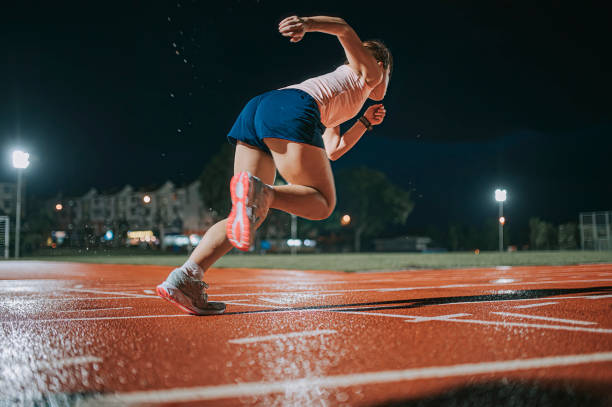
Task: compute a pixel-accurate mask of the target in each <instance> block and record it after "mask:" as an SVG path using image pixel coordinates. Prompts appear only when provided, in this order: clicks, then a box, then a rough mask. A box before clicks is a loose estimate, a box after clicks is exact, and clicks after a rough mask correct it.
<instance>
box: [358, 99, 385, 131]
mask: <svg viewBox="0 0 612 407" xmlns="http://www.w3.org/2000/svg"><path fill="white" fill-rule="evenodd" d="M386 114H387V111H386V110H385V107H384V106H383V104H382V103H378V104H375V105H372V106H370V107H368V108H367V109H366V112H365V113H364V116H365V118H366V119H368V121H369V122H370V123H371V124H372V125H374V126H376V125H377V124H381V123H382V122H383V120H385V115H386Z"/></svg>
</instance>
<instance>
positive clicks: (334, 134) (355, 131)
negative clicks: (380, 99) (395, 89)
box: [323, 104, 387, 161]
mask: <svg viewBox="0 0 612 407" xmlns="http://www.w3.org/2000/svg"><path fill="white" fill-rule="evenodd" d="M386 113H387V112H386V111H385V107H384V106H383V105H382V104H376V105H372V106H370V107H368V108H367V110H366V112H365V113H364V116H365V117H366V119H368V121H369V122H370V124H372V125H373V126H375V125H378V124H380V123H382V121H383V120H384V119H385V115H386ZM365 131H366V128H365V126H364V125H363V124H362V123H361V122H360V121H359V120H358V121H356V122H355V124H353V126H352V127H351V128H350V129H348V131H346V132H345V133H344V134H343V135H340V126H336V127H328V128H327V129H326V130H325V132H324V133H323V144H325V152H326V153H327V157H328V158H329V159H330V160H332V161H336V160H337V159H338V158H340V157H342V156H343V155H344V154H345V153H346V152H347V151H349V150H350V149H351V148H353V146H354V145H355V144H357V142H358V141H359V140H360V139H361V137H362V136H363V134H364V133H365Z"/></svg>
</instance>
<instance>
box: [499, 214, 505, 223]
mask: <svg viewBox="0 0 612 407" xmlns="http://www.w3.org/2000/svg"><path fill="white" fill-rule="evenodd" d="M499 223H501V224H502V225H503V224H504V223H506V218H505V217H503V216H501V217H500V218H499Z"/></svg>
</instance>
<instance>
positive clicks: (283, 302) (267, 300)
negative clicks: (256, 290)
mask: <svg viewBox="0 0 612 407" xmlns="http://www.w3.org/2000/svg"><path fill="white" fill-rule="evenodd" d="M258 300H259V301H264V302H271V303H272V304H285V301H279V300H273V299H272V298H263V297H259V298H258Z"/></svg>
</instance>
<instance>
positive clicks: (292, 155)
mask: <svg viewBox="0 0 612 407" xmlns="http://www.w3.org/2000/svg"><path fill="white" fill-rule="evenodd" d="M264 142H265V143H266V145H267V146H268V148H269V149H270V151H271V152H272V157H273V158H274V164H275V165H276V168H278V171H279V172H280V174H281V175H282V176H283V178H284V179H285V180H286V181H287V182H288V183H290V184H293V185H303V186H306V187H310V188H314V189H315V190H316V191H318V192H319V193H320V194H321V195H322V196H323V198H325V200H326V201H327V206H328V207H329V208H331V209H333V207H334V206H335V205H336V187H335V185H334V176H333V173H332V170H331V165H330V164H329V159H328V158H327V155H326V154H325V150H323V149H322V148H319V147H315V146H311V145H309V144H303V143H296V142H293V141H288V140H284V139H278V138H265V139H264Z"/></svg>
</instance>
